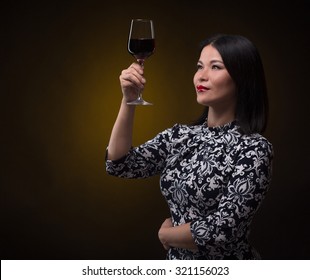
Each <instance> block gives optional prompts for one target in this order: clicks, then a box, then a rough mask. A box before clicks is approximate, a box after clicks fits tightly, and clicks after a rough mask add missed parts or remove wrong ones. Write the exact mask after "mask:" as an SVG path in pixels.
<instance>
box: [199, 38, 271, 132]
mask: <svg viewBox="0 0 310 280" xmlns="http://www.w3.org/2000/svg"><path fill="white" fill-rule="evenodd" d="M208 45H212V46H213V47H214V48H215V49H216V50H217V51H218V52H219V53H220V55H221V57H222V59H223V62H224V65H225V67H226V69H227V71H228V73H229V74H230V76H231V78H232V79H233V81H234V82H235V84H236V88H237V93H236V97H237V101H236V112H235V119H236V122H237V125H238V126H239V128H240V131H241V133H243V134H251V133H262V132H264V130H265V129H266V126H267V119H268V96H267V86H266V79H265V73H264V69H263V64H262V61H261V57H260V55H259V52H258V50H257V48H256V47H255V46H254V45H253V43H252V42H251V41H249V40H248V39H247V38H245V37H243V36H240V35H226V34H217V35H215V36H212V37H210V38H208V39H206V40H204V41H202V42H201V44H200V52H201V51H202V49H203V48H204V47H206V46H208ZM207 116H208V107H206V108H205V110H204V112H203V114H202V115H201V116H200V118H199V119H198V120H197V121H196V122H195V124H202V123H204V122H205V119H206V118H207Z"/></svg>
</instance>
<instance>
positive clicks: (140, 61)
mask: <svg viewBox="0 0 310 280" xmlns="http://www.w3.org/2000/svg"><path fill="white" fill-rule="evenodd" d="M137 61H138V63H139V64H140V66H141V67H142V68H144V59H137ZM138 100H139V101H141V100H143V98H142V91H140V92H139V96H138Z"/></svg>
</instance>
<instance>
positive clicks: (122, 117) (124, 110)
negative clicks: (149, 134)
mask: <svg viewBox="0 0 310 280" xmlns="http://www.w3.org/2000/svg"><path fill="white" fill-rule="evenodd" d="M119 79H120V84H121V88H122V93H123V99H122V102H121V106H120V109H119V112H118V116H117V118H116V121H115V123H114V126H113V129H112V133H111V136H110V141H109V146H108V154H107V159H110V160H117V159H119V158H121V157H122V156H124V155H125V154H126V153H127V152H128V151H129V149H130V148H131V146H132V131H133V122H134V113H135V106H133V105H127V102H128V101H132V100H134V99H136V98H137V95H138V93H139V91H142V90H143V89H144V85H145V78H144V77H143V68H142V67H141V66H140V65H139V64H138V63H133V64H131V65H130V66H129V67H128V68H127V69H125V70H123V71H122V73H121V75H120V77H119Z"/></svg>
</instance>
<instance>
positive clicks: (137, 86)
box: [119, 63, 146, 102]
mask: <svg viewBox="0 0 310 280" xmlns="http://www.w3.org/2000/svg"><path fill="white" fill-rule="evenodd" d="M119 80H120V84H121V88H122V92H123V99H124V101H125V102H130V101H133V100H135V99H136V98H137V97H138V94H139V93H140V92H141V91H142V90H143V89H144V85H145V82H146V80H145V78H144V77H143V67H142V66H141V65H139V64H138V63H133V64H131V65H130V66H129V67H128V68H127V69H124V70H123V71H122V73H121V75H120V77H119Z"/></svg>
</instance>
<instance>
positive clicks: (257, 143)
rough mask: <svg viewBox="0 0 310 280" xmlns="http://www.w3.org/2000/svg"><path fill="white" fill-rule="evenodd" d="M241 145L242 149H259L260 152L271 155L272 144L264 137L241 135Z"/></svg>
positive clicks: (255, 134) (257, 134)
mask: <svg viewBox="0 0 310 280" xmlns="http://www.w3.org/2000/svg"><path fill="white" fill-rule="evenodd" d="M241 143H242V146H243V149H247V150H255V149H259V150H261V151H265V152H266V153H268V154H273V145H272V143H271V142H270V141H269V140H268V139H267V138H266V137H265V136H263V135H261V134H259V133H253V134H249V135H242V137H241Z"/></svg>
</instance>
